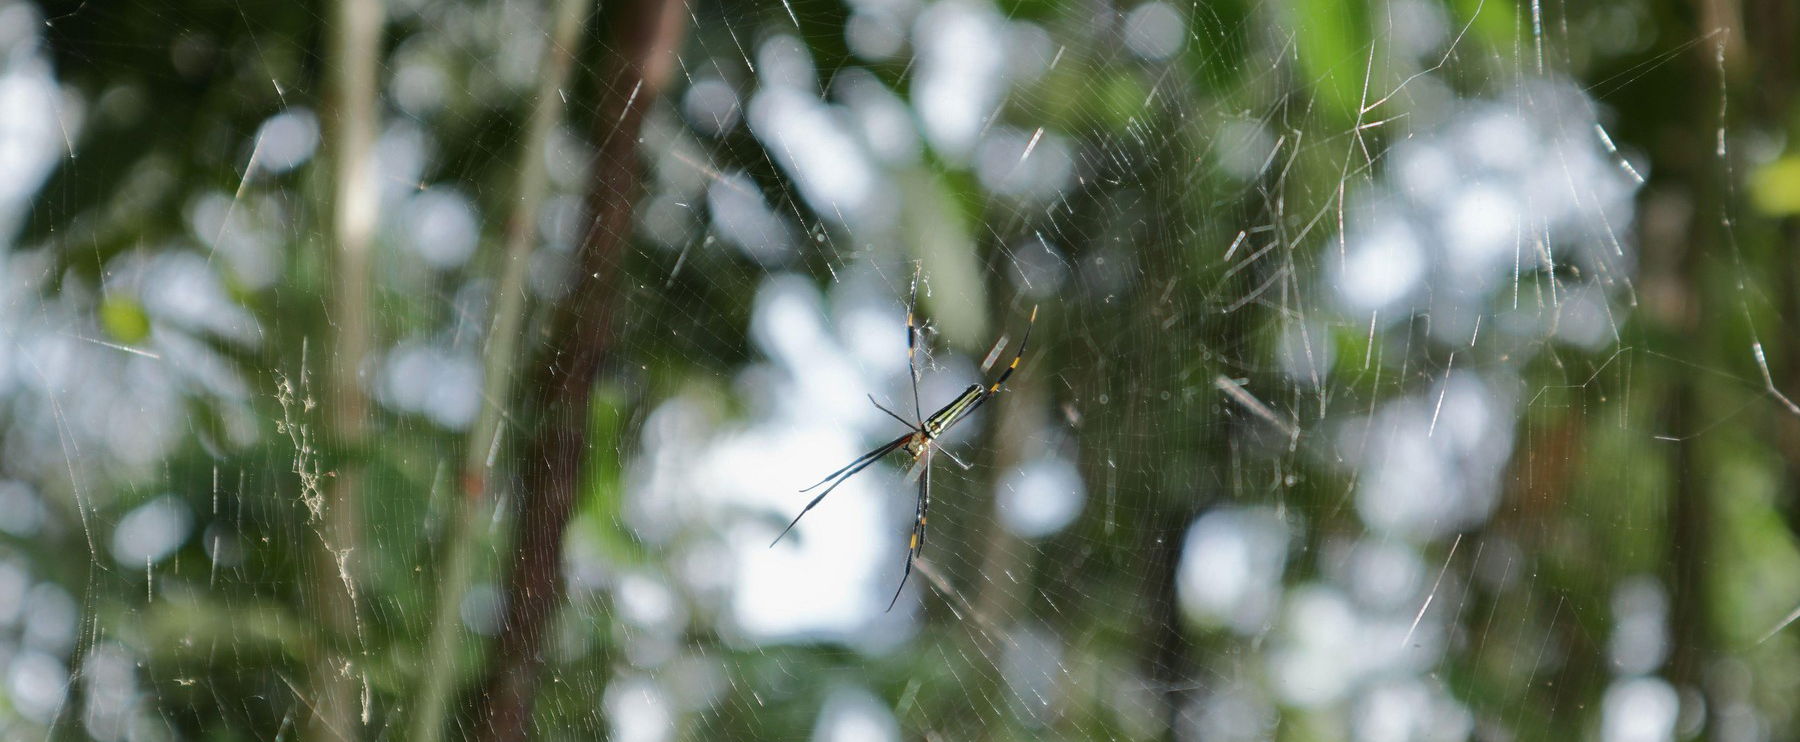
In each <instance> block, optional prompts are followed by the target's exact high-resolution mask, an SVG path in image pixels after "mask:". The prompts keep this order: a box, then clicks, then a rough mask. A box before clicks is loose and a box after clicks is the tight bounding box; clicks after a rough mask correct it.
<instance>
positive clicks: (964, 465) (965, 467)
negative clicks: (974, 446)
mask: <svg viewBox="0 0 1800 742" xmlns="http://www.w3.org/2000/svg"><path fill="white" fill-rule="evenodd" d="M938 450H939V451H941V452H943V454H944V455H945V456H948V457H950V461H951V462H952V463H954V464H956V465H957V466H959V467H962V470H963V471H968V470H969V465H968V464H967V463H964V462H963V460H962V459H959V458H957V457H956V454H953V453H950V449H948V448H941V447H940V448H938Z"/></svg>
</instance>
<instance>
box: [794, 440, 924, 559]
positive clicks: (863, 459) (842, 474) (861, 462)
mask: <svg viewBox="0 0 1800 742" xmlns="http://www.w3.org/2000/svg"><path fill="white" fill-rule="evenodd" d="M911 437H912V433H907V434H906V435H903V436H900V437H899V438H895V439H893V440H892V441H889V442H887V443H885V444H883V445H882V446H881V447H880V448H877V449H875V450H873V451H870V452H868V453H865V454H863V455H862V456H859V457H857V459H856V460H855V461H852V462H850V464H849V465H848V466H845V467H844V468H842V469H839V470H837V471H835V472H832V473H831V476H829V477H826V478H824V479H822V480H820V481H819V484H824V483H826V482H831V480H832V479H836V480H837V481H835V482H831V486H830V487H826V488H825V491H824V492H820V493H819V496H818V497H814V498H813V499H812V502H809V503H806V507H805V508H802V509H801V510H800V514H799V515H796V516H794V519H793V520H792V521H789V522H788V525H787V527H786V528H783V529H781V534H780V535H778V536H776V537H775V540H774V541H770V542H769V546H770V547H771V548H773V547H774V546H775V545H776V544H779V543H781V539H782V538H784V537H786V536H787V535H788V531H792V530H794V526H795V525H798V524H799V523H800V519H801V518H804V517H806V514H807V513H808V512H811V511H812V509H813V507H814V506H816V505H818V504H819V501H820V500H823V499H825V496H826V495H829V494H831V491H832V490H834V489H837V488H838V485H840V484H843V483H845V482H848V481H850V478H851V477H854V476H856V473H857V472H860V471H862V470H863V469H866V468H868V466H869V465H870V464H873V463H875V462H876V461H877V460H879V459H880V458H881V457H883V456H886V455H887V454H889V453H891V452H893V450H894V449H896V448H899V447H900V446H901V445H903V444H905V443H906V439H908V438H911ZM819 484H815V485H813V486H812V487H807V488H806V489H804V490H800V491H801V492H805V491H807V490H810V489H812V488H813V487H817V486H819Z"/></svg>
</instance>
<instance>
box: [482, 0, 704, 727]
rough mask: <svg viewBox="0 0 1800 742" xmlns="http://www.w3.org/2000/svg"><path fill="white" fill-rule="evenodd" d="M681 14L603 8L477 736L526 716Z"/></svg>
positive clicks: (557, 598) (667, 8) (643, 6)
mask: <svg viewBox="0 0 1800 742" xmlns="http://www.w3.org/2000/svg"><path fill="white" fill-rule="evenodd" d="M683 19H684V16H683V15H682V11H681V6H680V5H679V4H678V3H676V2H673V0H644V1H643V2H635V3H624V4H621V5H619V6H617V7H616V8H615V9H613V11H612V17H611V18H610V26H611V28H612V29H613V38H612V43H611V44H610V45H606V46H604V47H603V48H605V49H607V52H606V56H605V59H604V60H603V61H602V63H601V65H600V71H599V74H600V75H601V77H600V88H601V96H602V101H601V105H600V109H599V112H598V114H597V118H596V119H595V122H594V126H595V135H594V139H595V141H596V142H597V144H598V152H597V156H596V158H595V162H594V170H593V173H592V174H591V176H590V178H591V181H590V184H589V190H588V196H587V204H586V205H587V211H588V214H589V216H590V219H591V221H590V224H589V227H588V231H587V234H586V235H585V237H584V238H583V240H582V243H581V248H580V250H579V251H578V252H577V253H576V255H575V260H574V265H573V276H572V280H571V281H570V284H569V287H568V290H567V293H566V294H565V295H564V296H563V298H562V300H561V301H560V302H558V303H557V305H556V306H555V307H553V308H552V309H551V312H552V318H551V321H550V328H549V343H550V347H549V350H548V352H547V354H546V356H545V358H544V359H543V361H542V362H541V363H540V364H539V366H538V369H539V370H538V373H537V376H536V378H535V379H534V383H533V384H532V386H531V389H530V391H529V392H528V394H530V395H531V401H532V404H531V406H530V409H532V410H534V411H535V412H536V414H537V418H536V429H535V432H534V434H533V437H532V439H531V440H530V442H529V443H528V444H527V445H526V446H525V448H524V450H523V452H522V453H523V455H522V456H521V458H520V459H519V470H520V474H521V476H520V478H521V491H520V493H519V497H518V498H516V499H515V502H516V510H515V512H514V513H513V523H514V528H513V533H514V544H513V558H512V568H511V573H510V575H509V576H508V580H507V584H506V623H505V624H504V628H503V630H502V633H501V634H500V637H499V639H498V641H497V642H496V643H495V645H494V646H493V648H492V651H491V654H490V655H489V659H488V675H487V678H486V680H485V681H484V682H483V685H482V695H481V698H480V701H479V703H480V710H479V715H478V718H477V719H476V727H475V730H474V731H475V734H476V735H477V736H478V737H479V738H482V739H487V740H518V739H523V738H524V737H525V730H526V728H527V726H528V723H529V721H530V716H531V707H532V701H533V699H534V698H535V696H536V691H537V680H538V671H539V669H540V668H541V667H542V665H543V652H542V649H543V637H544V631H545V628H546V627H547V626H548V625H549V622H550V618H551V616H552V614H553V612H554V611H555V609H556V607H557V605H558V604H560V603H561V601H562V597H563V570H562V541H563V533H564V531H565V530H566V529H567V527H568V523H569V517H570V515H571V514H572V513H573V511H574V505H575V494H576V487H577V485H578V483H579V482H580V481H581V466H582V463H583V461H584V460H585V459H586V458H587V452H588V450H589V441H588V435H587V434H588V416H589V411H588V405H589V397H590V396H591V393H592V389H593V385H594V380H595V377H596V376H597V375H598V374H599V371H600V367H601V364H602V363H603V362H604V361H605V360H606V358H607V357H608V353H609V352H610V350H611V347H612V340H613V338H614V327H613V324H614V322H613V314H614V312H615V311H616V310H617V309H618V303H617V299H618V297H617V295H616V293H615V291H614V288H613V287H614V286H615V284H616V280H615V279H616V278H617V274H618V273H619V271H620V269H621V265H622V263H623V259H622V255H623V254H624V251H625V246H626V244H627V243H628V242H629V240H630V237H631V214H632V203H633V199H634V198H635V197H636V195H637V191H638V187H639V183H638V180H639V173H638V168H639V163H638V146H637V144H638V132H639V130H640V129H641V128H642V125H643V120H644V114H645V112H646V111H647V110H648V109H649V107H650V104H651V102H652V101H654V100H655V99H656V97H657V95H658V93H660V92H661V90H662V87H663V86H664V85H665V84H666V83H667V82H668V80H669V78H670V73H671V71H672V69H673V66H674V63H675V54H676V52H677V51H678V49H679V45H680V40H681V36H682V34H683V32H684V30H685V28H684V22H683Z"/></svg>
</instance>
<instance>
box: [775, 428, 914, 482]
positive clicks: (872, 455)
mask: <svg viewBox="0 0 1800 742" xmlns="http://www.w3.org/2000/svg"><path fill="white" fill-rule="evenodd" d="M911 436H912V434H911V433H907V434H906V435H903V436H900V437H899V438H895V439H893V440H891V441H888V442H886V443H883V444H881V445H880V446H879V447H877V448H875V450H872V451H870V452H868V453H865V454H863V455H861V456H858V457H856V460H855V461H852V462H850V463H848V464H845V465H844V468H842V469H839V470H837V471H834V472H832V473H830V474H827V475H825V478H824V479H821V480H819V481H818V482H816V483H814V484H813V485H812V486H811V487H807V488H805V489H802V490H800V491H801V492H811V491H813V490H814V489H817V488H818V486H819V485H821V484H824V483H826V482H829V481H831V480H833V479H837V478H838V475H840V474H844V473H845V472H850V470H851V469H860V468H861V467H859V466H858V464H866V463H868V462H869V461H873V460H875V459H879V458H881V457H882V456H884V455H886V454H887V453H888V452H889V451H892V450H894V449H896V448H899V447H900V444H902V443H905V442H906V439H907V438H909V437H911ZM850 473H851V474H854V473H855V472H850ZM845 476H846V477H847V476H848V475H845Z"/></svg>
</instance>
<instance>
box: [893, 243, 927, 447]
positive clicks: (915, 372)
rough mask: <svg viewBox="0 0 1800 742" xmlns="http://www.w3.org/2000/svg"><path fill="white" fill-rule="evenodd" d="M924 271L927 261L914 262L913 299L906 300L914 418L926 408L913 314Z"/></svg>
mask: <svg viewBox="0 0 1800 742" xmlns="http://www.w3.org/2000/svg"><path fill="white" fill-rule="evenodd" d="M924 272H925V263H924V262H923V261H920V262H917V263H914V264H913V280H912V299H910V300H908V301H907V302H906V368H907V370H909V371H911V372H912V395H913V418H914V419H916V420H922V419H924V417H925V410H924V408H922V407H920V406H919V360H918V340H919V330H918V326H917V325H915V324H913V314H914V313H915V312H916V311H917V310H918V308H919V277H920V275H921V274H923V273H924ZM895 417H898V415H896V416H895Z"/></svg>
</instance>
